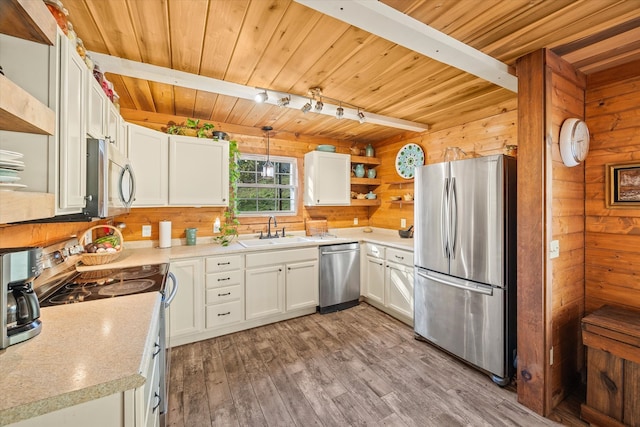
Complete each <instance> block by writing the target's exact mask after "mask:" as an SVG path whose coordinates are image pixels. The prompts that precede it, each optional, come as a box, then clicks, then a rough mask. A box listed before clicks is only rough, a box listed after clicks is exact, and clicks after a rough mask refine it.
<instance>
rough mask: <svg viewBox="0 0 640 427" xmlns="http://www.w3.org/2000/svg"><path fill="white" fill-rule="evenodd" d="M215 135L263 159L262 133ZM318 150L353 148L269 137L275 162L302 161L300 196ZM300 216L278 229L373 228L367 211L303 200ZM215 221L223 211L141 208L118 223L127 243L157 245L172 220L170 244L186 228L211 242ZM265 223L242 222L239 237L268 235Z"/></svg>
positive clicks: (147, 118) (140, 119) (158, 118)
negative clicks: (163, 225)
mask: <svg viewBox="0 0 640 427" xmlns="http://www.w3.org/2000/svg"><path fill="white" fill-rule="evenodd" d="M122 116H123V117H124V119H125V120H127V121H128V122H130V123H135V124H138V125H141V126H145V127H148V128H151V129H155V130H161V129H162V128H164V127H165V126H166V124H167V123H168V122H169V121H173V122H176V123H182V122H184V121H185V120H186V117H181V116H172V115H167V114H159V113H149V112H143V111H135V110H126V109H123V110H122ZM214 125H215V126H216V129H217V130H224V131H225V132H228V133H229V136H230V137H231V138H232V139H235V140H236V141H237V142H238V148H239V149H240V152H241V153H247V154H248V153H254V154H265V153H266V149H267V142H266V138H265V137H264V133H263V132H262V131H261V130H260V129H257V128H248V127H242V126H233V125H229V124H226V123H218V122H214ZM319 144H332V145H335V146H336V147H337V150H336V151H337V152H340V153H345V154H346V153H349V148H350V146H351V143H350V142H346V141H337V140H333V139H328V138H318V137H307V136H304V135H298V134H287V133H284V132H278V131H277V129H275V130H273V131H271V133H270V142H269V146H270V153H271V155H274V156H288V157H295V158H297V159H298V183H299V191H300V194H301V195H302V194H303V192H304V180H303V174H304V170H303V157H304V154H305V153H307V152H309V151H312V150H314V149H315V147H316V146H317V145H319ZM298 200H299V203H298V214H297V215H295V216H277V221H278V229H282V227H286V229H287V230H289V231H300V230H304V223H305V220H306V219H307V218H326V219H327V220H328V225H329V227H330V228H344V227H352V226H353V219H354V218H358V222H359V225H360V226H366V225H368V224H369V222H368V218H369V213H368V208H367V207H309V208H307V207H304V206H303V204H302V197H299V199H298ZM216 217H219V218H220V220H223V209H221V208H205V207H202V208H173V207H172V208H168V207H163V208H137V209H133V210H132V211H131V212H130V213H129V214H127V215H122V216H120V217H117V218H115V221H121V222H124V223H125V224H127V227H126V228H125V229H124V230H123V236H124V238H125V240H158V238H159V236H158V222H159V221H162V220H170V221H171V222H172V224H171V225H172V227H171V234H172V236H171V237H172V238H174V239H179V238H185V235H184V230H185V228H187V227H196V228H197V229H198V237H207V236H213V235H214V234H213V222H214V221H215V219H216ZM147 224H150V225H151V226H152V233H151V237H148V238H147V237H142V226H143V225H147ZM266 227H267V219H266V218H265V217H241V218H240V226H239V227H238V231H239V232H240V233H241V234H246V233H259V232H260V230H264V231H266Z"/></svg>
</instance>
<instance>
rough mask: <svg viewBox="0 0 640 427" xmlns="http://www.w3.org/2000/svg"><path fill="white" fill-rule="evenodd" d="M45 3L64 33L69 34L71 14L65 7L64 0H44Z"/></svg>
mask: <svg viewBox="0 0 640 427" xmlns="http://www.w3.org/2000/svg"><path fill="white" fill-rule="evenodd" d="M44 3H45V4H46V5H47V8H48V9H49V12H51V14H52V15H53V18H54V19H55V20H56V22H57V24H58V27H60V29H61V30H62V32H63V33H65V34H68V33H69V27H68V25H67V23H68V20H67V16H69V12H68V11H67V9H65V8H64V6H63V5H62V2H61V1H60V0H44Z"/></svg>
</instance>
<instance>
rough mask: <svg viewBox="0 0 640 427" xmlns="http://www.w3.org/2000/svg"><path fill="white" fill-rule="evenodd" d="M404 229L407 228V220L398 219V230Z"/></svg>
mask: <svg viewBox="0 0 640 427" xmlns="http://www.w3.org/2000/svg"><path fill="white" fill-rule="evenodd" d="M406 227H407V219H406V218H402V219H400V228H406Z"/></svg>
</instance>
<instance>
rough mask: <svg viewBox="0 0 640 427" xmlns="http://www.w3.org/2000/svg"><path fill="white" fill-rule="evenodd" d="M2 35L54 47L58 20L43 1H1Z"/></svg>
mask: <svg viewBox="0 0 640 427" xmlns="http://www.w3.org/2000/svg"><path fill="white" fill-rule="evenodd" d="M0 11H2V13H0V33H2V34H8V35H10V36H13V37H17V38H20V39H24V40H29V41H32V42H36V43H42V44H48V45H53V44H54V43H55V40H56V27H57V24H56V20H55V19H54V18H53V16H52V15H51V13H50V12H49V9H47V6H45V5H44V2H42V1H34V0H0Z"/></svg>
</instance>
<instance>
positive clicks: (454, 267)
mask: <svg viewBox="0 0 640 427" xmlns="http://www.w3.org/2000/svg"><path fill="white" fill-rule="evenodd" d="M414 215H415V234H414V245H415V264H416V265H415V273H416V274H415V286H414V304H415V306H414V316H415V319H414V330H415V332H416V334H417V338H423V339H425V340H427V341H429V342H431V343H433V344H435V345H436V346H438V347H440V348H442V349H444V350H446V351H447V352H449V353H452V354H453V355H455V356H458V357H460V358H461V359H463V360H465V361H467V362H469V363H471V364H472V365H475V366H476V367H478V368H480V369H482V370H483V371H485V372H487V373H489V374H490V375H491V376H492V378H493V380H494V381H495V382H496V383H497V384H499V385H506V384H508V382H509V379H510V378H511V376H512V374H513V371H514V368H513V364H514V360H515V349H516V299H515V297H516V249H517V248H516V160H515V158H513V157H507V156H503V155H494V156H488V157H477V158H471V159H464V160H456V161H452V162H445V163H439V164H433V165H427V166H421V167H418V168H417V169H416V178H415V212H414Z"/></svg>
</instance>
